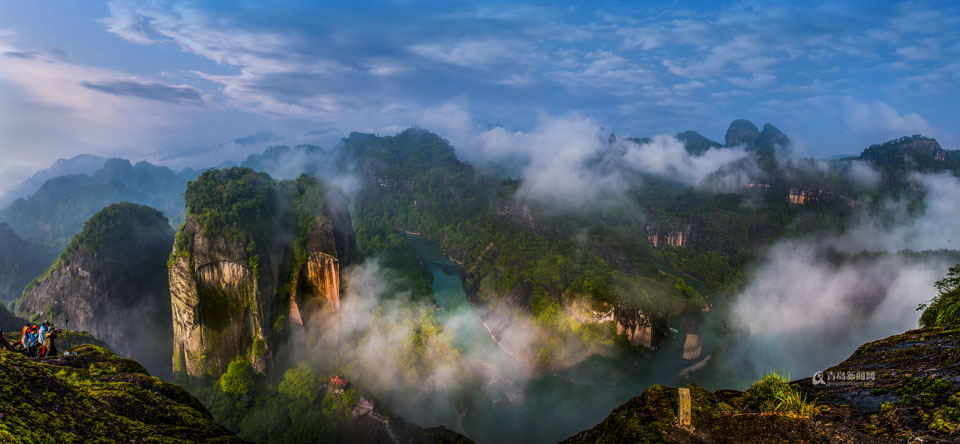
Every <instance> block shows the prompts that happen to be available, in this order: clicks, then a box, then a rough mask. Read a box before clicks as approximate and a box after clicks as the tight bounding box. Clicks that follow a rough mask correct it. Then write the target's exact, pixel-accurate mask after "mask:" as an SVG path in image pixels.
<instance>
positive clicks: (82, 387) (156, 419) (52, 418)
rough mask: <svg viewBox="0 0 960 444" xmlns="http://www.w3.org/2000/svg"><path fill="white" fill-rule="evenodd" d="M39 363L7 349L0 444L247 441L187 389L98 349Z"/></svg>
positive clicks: (0, 392) (2, 357) (0, 373)
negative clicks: (39, 443) (229, 428)
mask: <svg viewBox="0 0 960 444" xmlns="http://www.w3.org/2000/svg"><path fill="white" fill-rule="evenodd" d="M72 351H73V352H74V353H75V355H73V356H62V357H58V358H51V359H45V360H43V361H42V362H37V361H34V360H31V359H28V358H26V357H24V356H23V355H21V354H18V353H13V352H8V351H4V350H0V442H4V443H36V442H58V443H81V442H177V443H224V444H225V443H243V442H245V441H243V440H241V439H239V438H237V437H236V436H234V435H233V434H232V433H230V432H229V431H228V430H227V429H225V428H224V427H222V426H221V425H219V424H217V422H216V421H214V419H213V417H212V416H210V413H209V412H208V411H207V410H206V409H205V408H204V407H203V405H201V404H200V402H199V401H198V400H197V399H196V398H194V397H193V396H192V395H190V393H188V392H187V391H186V390H185V389H183V388H182V387H180V386H178V385H176V384H170V383H167V382H164V381H162V380H160V379H159V378H156V377H152V376H150V375H149V374H147V371H146V370H145V369H144V368H143V366H142V365H140V364H138V363H137V362H136V361H133V360H130V359H121V358H118V357H117V356H116V355H114V354H113V353H112V352H110V351H108V350H106V349H104V348H101V347H97V346H94V345H80V346H77V347H74V348H73V349H72Z"/></svg>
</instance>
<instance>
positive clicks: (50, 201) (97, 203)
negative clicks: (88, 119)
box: [0, 159, 196, 251]
mask: <svg viewBox="0 0 960 444" xmlns="http://www.w3.org/2000/svg"><path fill="white" fill-rule="evenodd" d="M194 177H196V173H195V172H194V171H193V170H184V171H182V172H180V173H175V172H173V171H171V170H170V169H169V168H167V167H163V166H156V165H152V164H150V163H148V162H139V163H137V164H136V165H131V163H130V162H129V161H127V160H124V159H110V160H108V161H106V163H105V164H104V165H103V168H102V169H101V170H100V171H97V172H96V173H95V174H92V175H84V174H79V175H67V176H60V177H55V178H53V179H50V180H48V181H47V182H46V183H44V185H43V186H42V187H40V189H38V190H37V191H36V193H35V194H34V195H32V196H30V197H29V198H27V199H21V200H17V201H15V202H13V203H12V204H11V205H10V206H9V207H7V208H5V209H0V222H7V223H8V224H9V225H10V227H11V228H13V230H14V231H16V232H17V234H19V235H20V236H21V237H23V238H24V239H27V240H29V241H31V242H36V243H38V244H41V245H44V246H46V247H48V248H51V249H53V250H55V251H60V250H62V249H63V248H64V247H66V246H67V244H69V243H70V240H71V239H72V238H73V236H74V235H75V234H77V233H79V232H80V231H81V230H82V228H83V224H84V222H85V221H86V220H88V219H89V218H90V217H91V216H93V215H94V214H95V213H96V212H98V211H100V210H101V209H103V208H104V207H106V206H109V205H110V204H114V203H119V202H134V203H137V204H142V205H147V206H150V207H152V208H157V209H158V210H160V211H161V212H163V214H164V215H165V216H166V217H168V218H169V219H170V220H171V222H172V223H173V224H174V226H176V225H178V224H179V223H180V221H182V220H183V217H184V208H183V198H182V193H183V190H184V188H185V187H186V184H187V181H188V180H190V179H192V178H194Z"/></svg>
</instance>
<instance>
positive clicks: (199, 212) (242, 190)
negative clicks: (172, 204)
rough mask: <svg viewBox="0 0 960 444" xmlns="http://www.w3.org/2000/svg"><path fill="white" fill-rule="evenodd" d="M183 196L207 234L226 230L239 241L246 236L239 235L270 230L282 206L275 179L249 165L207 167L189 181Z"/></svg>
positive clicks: (189, 210) (190, 211) (229, 235)
mask: <svg viewBox="0 0 960 444" xmlns="http://www.w3.org/2000/svg"><path fill="white" fill-rule="evenodd" d="M184 199H185V200H186V205H187V213H188V214H190V215H191V216H193V217H194V218H195V220H196V222H197V225H199V226H200V229H201V230H202V231H203V233H204V235H207V236H213V235H217V234H223V235H225V236H227V237H228V238H230V239H233V240H238V241H242V240H246V239H240V238H239V237H240V236H244V235H250V234H259V233H264V234H267V233H269V231H267V230H270V229H271V228H272V227H273V226H274V225H275V224H274V223H273V219H274V218H275V217H277V216H278V215H279V211H278V210H279V209H280V203H279V195H278V192H277V186H276V182H274V180H273V179H271V178H270V176H269V175H267V174H266V173H257V172H255V171H253V170H251V169H249V168H239V167H234V168H230V169H225V170H207V171H204V173H203V174H201V175H200V177H199V178H197V180H195V181H192V182H190V183H188V184H187V190H186V192H184ZM254 237H256V236H254Z"/></svg>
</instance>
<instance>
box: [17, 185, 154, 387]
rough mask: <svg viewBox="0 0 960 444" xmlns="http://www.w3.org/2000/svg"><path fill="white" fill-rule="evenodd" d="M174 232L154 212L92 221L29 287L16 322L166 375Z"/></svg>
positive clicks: (113, 208)
mask: <svg viewBox="0 0 960 444" xmlns="http://www.w3.org/2000/svg"><path fill="white" fill-rule="evenodd" d="M171 244H173V230H172V229H171V228H170V225H169V224H168V222H167V219H166V218H165V217H164V216H163V215H162V214H161V213H160V212H159V211H157V210H154V209H153V208H150V207H145V206H142V205H136V204H131V203H119V204H114V205H110V206H108V207H106V208H104V209H103V210H101V211H100V212H98V213H96V214H95V215H94V216H93V217H91V218H90V219H89V220H88V221H87V222H86V223H85V224H84V228H83V230H82V231H81V232H80V233H79V234H78V235H76V236H75V237H74V238H73V240H72V241H71V242H70V244H69V245H68V246H67V248H66V249H65V250H64V251H63V253H62V254H61V255H60V257H59V258H57V259H56V261H54V263H53V264H52V265H51V266H50V268H48V269H47V271H46V272H45V273H44V274H43V275H41V276H40V277H38V278H37V279H35V280H34V281H33V282H32V283H30V284H29V285H28V286H27V288H26V289H25V290H24V293H23V296H22V298H21V299H20V300H18V301H17V302H16V304H15V312H16V314H18V315H20V316H22V317H25V318H31V317H34V316H36V317H35V319H36V320H37V322H42V321H44V320H50V321H53V322H54V323H56V324H58V325H59V326H61V327H66V326H67V325H66V321H67V319H69V321H70V322H69V327H70V329H73V330H87V331H89V332H90V333H91V334H92V335H93V336H94V337H96V338H98V339H100V340H102V341H104V342H105V343H107V344H108V345H110V348H112V349H113V350H115V351H116V352H117V353H118V354H120V355H122V356H127V357H131V358H133V359H136V360H138V361H140V362H142V363H143V364H144V365H145V366H146V367H147V368H148V369H150V371H151V372H155V373H157V372H159V373H164V372H166V371H168V369H169V367H168V365H167V364H166V363H167V362H168V361H167V360H168V359H169V356H170V350H171V347H170V337H171V326H170V322H169V319H170V302H169V292H168V287H167V279H166V269H165V266H164V258H165V257H166V256H167V253H166V252H167V251H169V249H170V245H171Z"/></svg>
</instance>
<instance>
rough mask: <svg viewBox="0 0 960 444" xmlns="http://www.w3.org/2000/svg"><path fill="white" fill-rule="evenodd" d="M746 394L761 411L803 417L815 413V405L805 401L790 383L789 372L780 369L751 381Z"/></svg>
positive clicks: (801, 394) (803, 396)
mask: <svg viewBox="0 0 960 444" xmlns="http://www.w3.org/2000/svg"><path fill="white" fill-rule="evenodd" d="M747 394H748V395H750V396H751V397H753V400H754V402H756V404H757V406H758V408H759V410H760V411H761V412H769V413H777V414H781V415H787V416H799V417H804V418H808V417H810V416H813V415H815V414H817V408H816V406H814V404H813V403H810V402H807V400H806V396H805V395H804V394H803V393H800V390H799V389H798V388H797V387H796V386H793V385H791V384H790V374H789V373H783V372H781V371H780V370H777V371H776V372H775V373H768V374H767V375H765V376H764V377H762V378H760V380H759V381H757V382H755V383H753V385H751V386H750V388H749V389H747Z"/></svg>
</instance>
